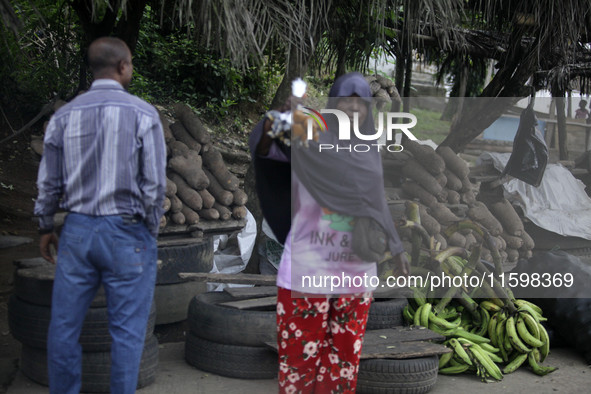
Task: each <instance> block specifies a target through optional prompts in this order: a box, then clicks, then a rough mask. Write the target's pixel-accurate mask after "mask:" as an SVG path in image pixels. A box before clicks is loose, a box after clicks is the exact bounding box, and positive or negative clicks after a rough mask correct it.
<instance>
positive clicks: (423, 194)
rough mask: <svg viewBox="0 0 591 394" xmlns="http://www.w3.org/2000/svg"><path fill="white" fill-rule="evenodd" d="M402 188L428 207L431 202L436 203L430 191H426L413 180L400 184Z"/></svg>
mask: <svg viewBox="0 0 591 394" xmlns="http://www.w3.org/2000/svg"><path fill="white" fill-rule="evenodd" d="M401 187H402V190H404V192H405V193H407V194H409V195H410V196H411V197H415V198H418V199H419V201H421V202H422V203H423V204H425V205H426V206H428V207H430V206H431V205H433V204H436V203H437V199H436V198H435V196H433V195H432V194H431V193H429V192H428V191H426V190H425V189H424V188H423V187H422V186H421V185H419V184H418V183H414V182H404V183H403V184H402V185H401Z"/></svg>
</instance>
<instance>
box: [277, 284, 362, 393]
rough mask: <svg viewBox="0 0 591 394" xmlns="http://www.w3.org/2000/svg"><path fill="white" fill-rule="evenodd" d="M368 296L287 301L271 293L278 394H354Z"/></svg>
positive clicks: (286, 295)
mask: <svg viewBox="0 0 591 394" xmlns="http://www.w3.org/2000/svg"><path fill="white" fill-rule="evenodd" d="M370 304H371V293H365V294H362V295H359V294H355V295H354V294H351V295H345V296H341V297H338V298H336V297H335V298H327V297H326V296H324V297H322V296H320V297H303V298H292V294H291V290H287V289H284V288H281V287H280V288H279V289H278V293H277V342H278V345H279V392H280V393H286V394H294V393H316V394H328V393H354V392H355V387H356V385H357V372H358V371H359V357H360V355H361V346H362V344H363V336H364V334H365V326H366V324H367V316H368V313H369V306H370Z"/></svg>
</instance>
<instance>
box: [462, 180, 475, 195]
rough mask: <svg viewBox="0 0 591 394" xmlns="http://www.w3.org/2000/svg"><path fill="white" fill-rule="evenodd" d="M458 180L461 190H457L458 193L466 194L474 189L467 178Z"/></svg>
mask: <svg viewBox="0 0 591 394" xmlns="http://www.w3.org/2000/svg"><path fill="white" fill-rule="evenodd" d="M460 180H461V181H462V188H461V189H460V190H459V192H460V193H468V192H470V191H472V190H473V189H474V185H472V182H470V179H468V177H465V178H460Z"/></svg>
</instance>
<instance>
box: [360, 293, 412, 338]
mask: <svg viewBox="0 0 591 394" xmlns="http://www.w3.org/2000/svg"><path fill="white" fill-rule="evenodd" d="M406 305H408V300H407V299H406V298H405V297H401V298H389V299H380V298H378V299H375V300H373V301H372V302H371V306H370V307H369V316H368V318H367V328H366V330H382V329H384V328H392V327H396V326H402V325H404V320H403V318H402V311H403V310H404V307H405V306H406Z"/></svg>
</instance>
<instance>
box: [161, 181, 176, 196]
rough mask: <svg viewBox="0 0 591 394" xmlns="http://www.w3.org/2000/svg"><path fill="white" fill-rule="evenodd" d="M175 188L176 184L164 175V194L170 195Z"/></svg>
mask: <svg viewBox="0 0 591 394" xmlns="http://www.w3.org/2000/svg"><path fill="white" fill-rule="evenodd" d="M176 190H177V189H176V184H175V183H174V182H173V181H171V180H170V179H169V178H168V177H166V191H165V192H164V195H165V196H166V197H172V196H174V195H175V194H176Z"/></svg>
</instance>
